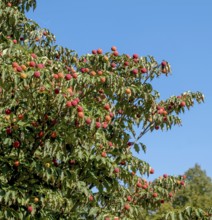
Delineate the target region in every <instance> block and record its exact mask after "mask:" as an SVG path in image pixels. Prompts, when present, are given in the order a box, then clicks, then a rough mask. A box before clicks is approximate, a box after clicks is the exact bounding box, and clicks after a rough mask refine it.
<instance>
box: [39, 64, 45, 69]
mask: <svg viewBox="0 0 212 220" xmlns="http://www.w3.org/2000/svg"><path fill="white" fill-rule="evenodd" d="M44 67H45V65H44V64H42V63H39V64H37V68H38V69H43V68H44Z"/></svg>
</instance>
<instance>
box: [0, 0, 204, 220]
mask: <svg viewBox="0 0 212 220" xmlns="http://www.w3.org/2000/svg"><path fill="white" fill-rule="evenodd" d="M31 7H33V8H34V9H35V7H36V0H22V1H19V0H14V1H10V2H9V1H6V0H4V1H1V2H0V31H1V32H0V156H1V157H0V180H1V184H0V207H1V208H0V218H1V219H105V220H106V219H107V220H109V219H114V220H115V219H116V220H117V219H138V218H139V216H140V210H154V209H156V208H158V207H160V206H161V204H162V203H163V202H164V201H170V200H171V198H170V196H169V193H170V192H171V191H176V190H178V189H181V188H183V187H184V185H185V180H184V178H183V177H182V176H178V177H172V176H168V177H163V178H161V179H158V180H157V181H154V182H153V183H151V182H147V181H146V180H145V179H143V175H146V174H147V175H149V174H152V173H154V169H153V168H151V166H150V165H149V164H148V163H146V162H145V161H142V160H140V159H138V158H137V157H135V156H134V155H133V154H132V151H131V149H133V148H134V149H135V150H136V151H137V152H139V150H141V149H142V150H143V151H145V149H146V147H145V145H144V143H142V142H141V141H140V138H141V137H142V136H143V135H144V134H145V133H147V132H153V131H156V130H158V129H162V130H163V129H171V127H172V126H173V125H177V124H181V120H180V118H179V116H178V115H179V114H180V113H182V112H184V111H185V109H186V108H187V109H190V107H192V106H193V104H194V101H195V100H196V101H197V102H198V103H201V102H202V101H203V100H204V97H203V95H202V94H201V93H200V92H196V93H194V92H185V93H182V94H181V95H179V96H172V97H170V98H169V99H167V100H160V99H159V97H160V96H159V93H158V92H157V91H155V90H154V89H153V87H152V85H151V81H152V80H154V79H156V78H157V77H162V76H168V74H169V73H170V64H169V63H168V62H167V61H162V62H161V63H158V62H157V61H156V60H155V59H154V57H152V56H148V57H139V56H138V55H137V54H133V56H132V57H130V56H128V55H125V54H123V55H119V54H118V51H117V49H116V48H115V47H112V48H111V50H112V52H110V53H103V52H102V50H101V49H97V50H93V51H92V54H87V55H85V56H81V57H79V56H78V55H77V54H76V53H75V52H74V51H72V50H69V49H67V48H63V47H60V46H57V45H56V44H55V37H54V35H53V34H51V33H50V31H49V30H47V29H42V28H40V27H39V25H38V24H37V23H35V22H34V21H32V20H29V19H27V18H26V16H25V11H26V10H29V9H30V8H31ZM135 125H137V126H139V128H140V129H141V133H140V135H139V136H138V137H136V134H135ZM141 208H142V209H141ZM196 211H197V210H196ZM197 214H198V215H199V216H200V217H201V219H205V218H206V215H205V213H204V212H203V211H202V210H199V211H198V212H197Z"/></svg>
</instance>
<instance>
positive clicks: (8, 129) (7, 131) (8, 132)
mask: <svg viewBox="0 0 212 220" xmlns="http://www.w3.org/2000/svg"><path fill="white" fill-rule="evenodd" d="M6 133H7V134H8V135H9V134H12V129H11V128H10V127H8V128H6Z"/></svg>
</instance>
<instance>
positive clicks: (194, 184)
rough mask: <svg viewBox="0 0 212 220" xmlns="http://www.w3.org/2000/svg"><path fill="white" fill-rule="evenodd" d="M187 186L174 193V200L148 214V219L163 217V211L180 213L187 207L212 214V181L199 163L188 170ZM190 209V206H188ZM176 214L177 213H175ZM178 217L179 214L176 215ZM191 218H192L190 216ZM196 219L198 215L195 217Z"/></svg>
mask: <svg viewBox="0 0 212 220" xmlns="http://www.w3.org/2000/svg"><path fill="white" fill-rule="evenodd" d="M184 176H186V177H187V178H186V180H187V181H186V187H185V188H183V189H182V190H179V191H178V192H176V194H175V195H174V194H172V196H173V200H172V201H170V202H168V203H165V204H164V205H163V206H161V207H160V208H159V209H158V210H156V212H155V213H152V214H147V215H146V216H145V218H146V219H148V218H149V219H153V220H157V219H161V216H162V215H163V213H166V212H173V213H174V212H175V213H178V212H180V211H182V210H186V207H195V208H201V209H204V210H205V211H206V212H207V213H208V214H209V215H210V214H212V181H211V178H210V177H208V176H207V175H206V172H205V171H203V170H202V169H201V167H200V166H199V165H198V164H195V166H194V167H193V168H190V169H189V170H187V171H186V172H185V174H184ZM187 209H188V210H189V208H187ZM172 215H173V214H172ZM175 215H176V214H175ZM176 217H177V215H176ZM189 219H192V218H191V217H189ZM193 219H196V216H195V217H194V218H193Z"/></svg>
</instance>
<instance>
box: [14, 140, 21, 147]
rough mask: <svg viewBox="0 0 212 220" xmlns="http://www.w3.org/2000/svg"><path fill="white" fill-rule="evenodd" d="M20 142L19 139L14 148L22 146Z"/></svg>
mask: <svg viewBox="0 0 212 220" xmlns="http://www.w3.org/2000/svg"><path fill="white" fill-rule="evenodd" d="M20 145H21V144H20V142H19V141H15V142H14V143H13V147H14V148H19V147H20Z"/></svg>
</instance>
